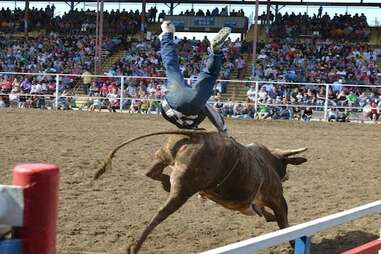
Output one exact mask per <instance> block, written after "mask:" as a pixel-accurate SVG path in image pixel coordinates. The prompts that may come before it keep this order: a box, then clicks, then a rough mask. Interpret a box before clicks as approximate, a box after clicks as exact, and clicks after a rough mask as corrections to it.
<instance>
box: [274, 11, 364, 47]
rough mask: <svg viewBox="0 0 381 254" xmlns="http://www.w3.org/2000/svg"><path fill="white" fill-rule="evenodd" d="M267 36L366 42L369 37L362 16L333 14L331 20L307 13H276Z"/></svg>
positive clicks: (327, 17) (326, 15) (328, 17)
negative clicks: (311, 37)
mask: <svg viewBox="0 0 381 254" xmlns="http://www.w3.org/2000/svg"><path fill="white" fill-rule="evenodd" d="M269 35H270V37H272V38H287V37H293V38H295V37H298V36H316V37H320V38H323V39H334V40H340V39H345V40H350V41H366V40H368V37H369V30H368V23H367V18H366V16H365V15H364V14H361V15H358V14H355V15H353V16H352V15H350V14H347V13H346V14H344V15H343V14H340V15H338V14H335V15H334V16H333V17H332V18H331V17H330V16H329V15H328V14H327V13H325V14H324V15H321V13H320V14H317V15H316V14H314V15H313V16H308V15H307V13H304V14H301V13H299V14H298V15H296V14H295V13H293V12H292V13H291V14H288V13H287V12H286V13H285V14H281V13H278V14H277V15H276V16H275V20H274V22H272V24H271V25H270V28H269Z"/></svg>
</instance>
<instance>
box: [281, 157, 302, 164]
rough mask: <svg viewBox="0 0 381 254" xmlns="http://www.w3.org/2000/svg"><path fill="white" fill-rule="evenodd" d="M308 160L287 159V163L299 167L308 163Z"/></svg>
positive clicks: (298, 158)
mask: <svg viewBox="0 0 381 254" xmlns="http://www.w3.org/2000/svg"><path fill="white" fill-rule="evenodd" d="M306 161H307V159H306V158H303V157H293V158H286V163H287V164H291V165H299V164H302V163H304V162H306Z"/></svg>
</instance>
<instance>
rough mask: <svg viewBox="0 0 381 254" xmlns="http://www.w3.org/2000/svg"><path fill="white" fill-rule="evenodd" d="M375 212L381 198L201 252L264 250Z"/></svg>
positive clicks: (234, 253) (219, 253)
mask: <svg viewBox="0 0 381 254" xmlns="http://www.w3.org/2000/svg"><path fill="white" fill-rule="evenodd" d="M375 213H381V200H379V201H376V202H373V203H369V204H366V205H363V206H359V207H356V208H353V209H350V210H346V211H343V212H339V213H336V214H332V215H328V216H326V217H322V218H319V219H316V220H312V221H309V222H306V223H302V224H299V225H295V226H292V227H289V228H285V229H282V230H278V231H274V232H271V233H268V234H264V235H261V236H258V237H254V238H251V239H248V240H244V241H240V242H237V243H233V244H229V245H226V246H223V247H220V248H216V249H213V250H209V251H205V252H202V253H201V254H251V253H253V252H254V251H258V250H263V249H266V248H269V247H272V246H275V245H278V244H281V243H284V242H287V241H291V240H295V239H298V238H301V237H305V236H307V237H309V236H311V235H313V234H314V233H316V232H319V231H322V230H325V229H328V228H332V227H334V226H337V225H340V224H343V223H346V222H349V221H352V220H355V219H359V218H362V217H365V216H368V215H371V214H375Z"/></svg>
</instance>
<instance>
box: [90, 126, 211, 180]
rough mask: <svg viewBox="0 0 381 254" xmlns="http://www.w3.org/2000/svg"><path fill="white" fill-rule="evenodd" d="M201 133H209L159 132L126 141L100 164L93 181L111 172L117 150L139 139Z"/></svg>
mask: <svg viewBox="0 0 381 254" xmlns="http://www.w3.org/2000/svg"><path fill="white" fill-rule="evenodd" d="M202 133H209V132H206V131H205V130H204V129H195V130H173V131H159V132H152V133H148V134H145V135H141V136H139V137H136V138H132V139H129V140H127V141H126V142H123V143H121V144H120V145H118V146H117V147H115V148H114V149H113V150H112V151H111V152H110V153H109V155H108V156H107V158H106V160H105V161H104V162H103V163H102V166H101V167H100V168H99V169H98V170H97V172H96V173H95V175H94V180H97V179H98V178H99V177H100V176H101V175H103V174H104V173H105V172H106V171H108V170H111V167H112V159H113V158H114V156H115V154H116V152H117V151H119V149H121V148H122V147H124V146H126V145H128V144H130V143H132V142H134V141H137V140H139V139H143V138H147V137H151V136H159V135H185V136H189V137H192V136H193V135H195V134H202Z"/></svg>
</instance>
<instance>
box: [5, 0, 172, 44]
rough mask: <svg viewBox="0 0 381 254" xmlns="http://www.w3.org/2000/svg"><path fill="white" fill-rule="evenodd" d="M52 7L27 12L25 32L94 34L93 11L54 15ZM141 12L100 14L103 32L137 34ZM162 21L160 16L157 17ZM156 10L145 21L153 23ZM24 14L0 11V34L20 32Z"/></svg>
mask: <svg viewBox="0 0 381 254" xmlns="http://www.w3.org/2000/svg"><path fill="white" fill-rule="evenodd" d="M55 9H56V8H55V6H54V5H48V6H47V7H46V8H45V9H42V8H41V9H37V8H31V9H30V10H29V12H28V31H35V30H37V31H40V30H44V31H46V32H58V33H60V34H63V33H64V34H79V33H82V34H95V30H96V17H97V13H96V11H95V10H90V9H87V10H82V9H81V10H78V9H75V10H71V11H69V12H65V13H63V14H62V15H55ZM141 15H142V13H141V12H140V11H139V10H135V11H133V10H129V11H127V10H125V9H123V10H119V9H118V10H115V11H114V10H112V11H107V10H106V11H104V14H103V22H104V33H105V34H108V35H115V34H117V35H123V36H127V35H134V34H136V33H137V32H139V31H140V26H141V21H142V18H141ZM160 15H161V17H162V18H164V17H165V13H164V17H163V13H161V14H160ZM156 16H157V9H156V8H155V7H153V8H151V9H149V10H148V11H147V13H146V19H145V21H146V22H148V23H149V22H156ZM24 18H25V11H24V10H23V9H20V8H17V9H14V10H11V9H10V8H7V9H5V8H2V9H1V10H0V31H1V32H23V31H24V27H25V22H24Z"/></svg>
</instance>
